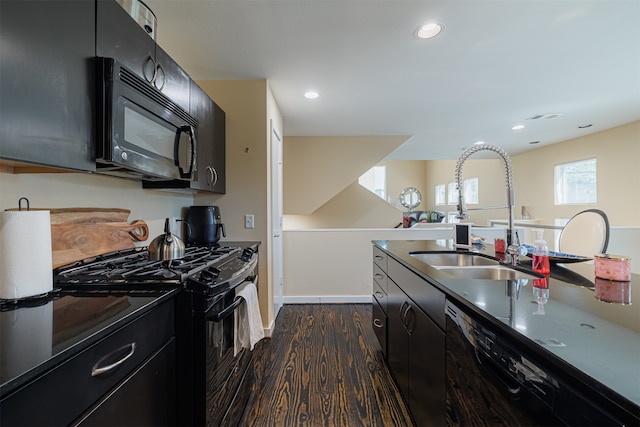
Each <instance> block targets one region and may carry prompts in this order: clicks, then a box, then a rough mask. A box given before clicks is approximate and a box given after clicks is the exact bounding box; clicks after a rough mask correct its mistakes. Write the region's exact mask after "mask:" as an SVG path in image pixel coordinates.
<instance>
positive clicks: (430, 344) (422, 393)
mask: <svg viewBox="0 0 640 427" xmlns="http://www.w3.org/2000/svg"><path fill="white" fill-rule="evenodd" d="M410 305H411V307H410V308H409V310H408V312H407V317H408V318H409V320H408V323H409V328H410V331H411V335H410V338H409V351H408V353H407V356H408V358H409V397H408V400H409V402H408V403H409V409H410V410H411V414H412V415H413V418H414V421H415V422H416V424H417V425H419V426H429V425H430V426H443V425H445V423H446V372H445V334H444V332H443V331H442V330H440V329H439V328H438V327H437V326H436V324H435V323H434V322H433V321H432V320H431V319H430V318H429V316H427V315H426V314H425V313H424V312H422V310H420V309H419V308H418V307H417V306H416V305H415V304H413V303H411V304H410Z"/></svg>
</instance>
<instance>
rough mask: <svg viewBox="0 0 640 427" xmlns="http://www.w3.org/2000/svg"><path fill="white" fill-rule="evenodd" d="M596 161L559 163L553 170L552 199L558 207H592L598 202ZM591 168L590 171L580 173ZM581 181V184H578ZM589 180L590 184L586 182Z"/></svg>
mask: <svg viewBox="0 0 640 427" xmlns="http://www.w3.org/2000/svg"><path fill="white" fill-rule="evenodd" d="M597 166H598V164H597V161H596V159H595V158H590V159H584V160H578V161H575V162H568V163H561V164H558V165H555V167H554V168H553V184H554V191H553V199H554V204H555V205H556V206H558V205H594V204H596V203H597V202H598V193H597V187H598V182H597V175H598V174H597V172H598V170H597ZM589 167H593V170H592V171H588V170H586V171H580V170H579V169H581V168H582V169H585V168H589ZM579 180H582V183H581V182H578V181H579ZM589 180H591V181H592V182H588V181H589Z"/></svg>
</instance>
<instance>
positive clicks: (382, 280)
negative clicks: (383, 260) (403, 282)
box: [373, 264, 387, 294]
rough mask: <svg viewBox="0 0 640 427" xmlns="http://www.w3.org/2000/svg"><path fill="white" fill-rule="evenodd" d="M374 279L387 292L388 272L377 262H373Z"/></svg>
mask: <svg viewBox="0 0 640 427" xmlns="http://www.w3.org/2000/svg"><path fill="white" fill-rule="evenodd" d="M373 281H374V283H377V284H378V286H380V288H381V289H382V290H383V291H384V293H385V294H386V293H387V274H386V273H385V272H384V271H382V269H381V268H380V267H378V265H377V264H373Z"/></svg>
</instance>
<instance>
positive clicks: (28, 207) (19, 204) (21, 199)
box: [18, 197, 31, 211]
mask: <svg viewBox="0 0 640 427" xmlns="http://www.w3.org/2000/svg"><path fill="white" fill-rule="evenodd" d="M23 200H25V201H26V202H27V210H28V211H30V210H31V208H30V206H29V199H27V198H26V197H20V198H19V199H18V210H19V211H21V210H22V201H23Z"/></svg>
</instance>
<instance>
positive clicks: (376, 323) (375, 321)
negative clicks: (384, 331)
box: [373, 318, 384, 328]
mask: <svg viewBox="0 0 640 427" xmlns="http://www.w3.org/2000/svg"><path fill="white" fill-rule="evenodd" d="M373 326H375V327H376V328H383V327H384V324H383V323H382V320H380V319H377V318H376V319H373Z"/></svg>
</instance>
